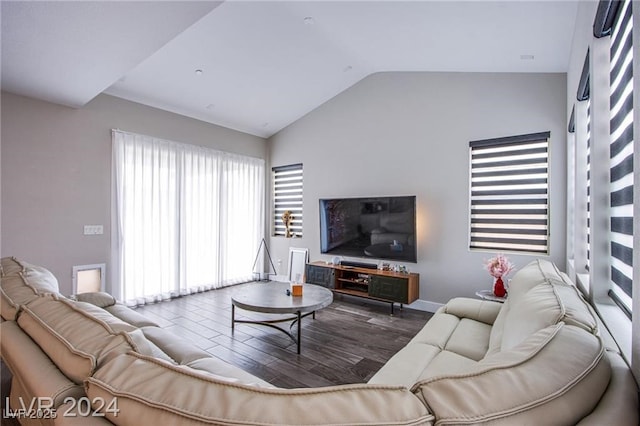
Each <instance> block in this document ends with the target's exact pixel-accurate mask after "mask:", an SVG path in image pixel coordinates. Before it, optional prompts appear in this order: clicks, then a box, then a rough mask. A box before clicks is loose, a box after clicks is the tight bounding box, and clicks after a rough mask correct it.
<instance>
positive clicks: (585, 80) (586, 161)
mask: <svg viewBox="0 0 640 426" xmlns="http://www.w3.org/2000/svg"><path fill="white" fill-rule="evenodd" d="M589 54H590V50H588V49H587V54H586V56H585V58H584V64H583V66H582V73H581V75H580V81H579V82H578V92H577V94H576V99H577V100H578V101H586V103H587V105H586V106H587V108H586V109H587V114H586V117H585V124H586V135H585V142H584V143H585V146H586V149H585V151H584V157H582V158H581V161H582V165H583V166H584V172H585V173H586V185H585V187H584V189H581V190H583V191H585V192H584V193H583V194H584V201H585V203H586V209H585V211H584V224H585V227H586V229H585V240H584V244H585V259H584V260H585V265H584V269H585V270H587V271H588V270H589V268H590V266H591V78H590V71H589ZM578 143H582V142H581V141H578Z"/></svg>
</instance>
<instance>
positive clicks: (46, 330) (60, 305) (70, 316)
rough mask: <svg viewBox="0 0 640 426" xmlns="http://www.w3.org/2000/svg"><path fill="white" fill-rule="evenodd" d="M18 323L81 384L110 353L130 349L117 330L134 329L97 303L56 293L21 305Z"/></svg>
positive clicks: (61, 368)
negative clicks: (96, 304) (77, 299)
mask: <svg viewBox="0 0 640 426" xmlns="http://www.w3.org/2000/svg"><path fill="white" fill-rule="evenodd" d="M18 325H19V326H20V328H22V330H23V331H24V332H25V333H27V334H28V335H29V336H30V337H31V338H32V339H33V340H34V341H35V342H36V343H37V344H38V346H40V348H41V349H42V350H43V351H44V352H45V353H46V354H47V355H48V356H49V358H51V360H52V361H53V362H54V363H55V364H56V365H57V366H58V368H59V369H60V371H62V372H63V373H64V374H65V376H67V377H68V378H69V379H71V380H72V381H74V382H75V383H82V381H83V380H85V379H86V378H87V377H89V376H90V375H91V374H92V373H93V371H94V370H95V369H96V368H97V367H98V366H100V365H101V364H102V363H103V362H105V361H106V360H107V359H108V357H109V356H112V355H113V354H115V353H123V352H126V351H130V350H131V349H132V347H131V345H130V344H129V342H128V341H127V339H126V337H125V336H124V335H123V333H121V334H116V333H117V332H119V331H133V330H135V328H134V327H132V326H131V325H129V324H127V323H125V322H123V321H121V320H119V319H117V318H115V317H113V316H111V315H109V313H108V312H105V311H104V310H102V309H100V308H98V307H96V306H93V305H90V304H88V303H82V302H74V301H72V300H68V299H64V298H59V297H58V296H56V295H53V294H50V295H44V296H41V297H38V298H37V299H35V300H33V301H31V302H30V303H29V304H28V305H24V306H22V310H21V312H20V315H19V316H18Z"/></svg>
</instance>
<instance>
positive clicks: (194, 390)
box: [86, 352, 433, 426]
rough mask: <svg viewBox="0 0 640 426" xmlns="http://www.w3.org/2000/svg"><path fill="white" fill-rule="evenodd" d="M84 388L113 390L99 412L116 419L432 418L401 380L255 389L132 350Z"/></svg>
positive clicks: (101, 396) (102, 395) (95, 395)
mask: <svg viewBox="0 0 640 426" xmlns="http://www.w3.org/2000/svg"><path fill="white" fill-rule="evenodd" d="M86 390H87V396H88V397H89V400H90V401H101V400H104V401H111V400H112V399H113V398H116V397H117V399H118V409H119V412H118V414H117V417H115V416H114V415H113V413H109V412H105V414H106V418H107V420H111V421H113V422H117V424H118V425H121V426H126V425H139V424H140V419H141V418H144V421H145V424H176V425H177V424H179V425H182V426H188V425H203V424H225V425H231V424H236V425H240V424H243V425H254V426H257V425H275V424H288V425H323V424H326V425H329V424H333V425H356V424H357V425H373V424H375V425H381V424H387V425H390V424H403V425H420V424H425V425H428V424H431V422H432V420H433V416H432V415H431V414H430V413H429V412H428V410H427V408H426V407H425V406H424V405H423V404H422V403H421V402H420V400H419V399H418V398H416V397H415V395H413V394H411V392H409V391H408V390H407V389H406V388H404V387H401V386H382V385H365V384H355V385H344V386H332V387H326V388H315V389H314V388H311V389H272V388H263V387H259V386H252V385H247V384H243V383H242V382H241V381H239V380H237V379H234V378H224V377H220V376H217V375H214V374H210V373H206V372H203V371H196V370H193V369H191V368H189V367H186V366H181V365H172V364H170V363H167V362H164V361H161V360H158V359H154V358H150V357H145V356H142V355H138V354H135V353H133V352H130V353H127V354H124V355H119V356H118V357H116V358H114V359H112V360H111V361H110V362H109V363H107V364H105V365H104V366H103V367H102V368H100V369H98V371H96V373H95V374H94V375H93V376H92V377H90V378H89V379H88V380H87V382H86ZM94 408H98V407H97V406H96V407H94ZM104 408H105V407H102V409H103V410H104ZM249 408H250V409H249Z"/></svg>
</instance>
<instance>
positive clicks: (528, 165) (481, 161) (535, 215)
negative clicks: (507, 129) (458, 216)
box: [469, 132, 550, 254]
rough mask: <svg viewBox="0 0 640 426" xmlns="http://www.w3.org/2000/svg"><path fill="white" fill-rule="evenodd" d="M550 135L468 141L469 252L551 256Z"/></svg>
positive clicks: (546, 133)
mask: <svg viewBox="0 0 640 426" xmlns="http://www.w3.org/2000/svg"><path fill="white" fill-rule="evenodd" d="M549 137H550V132H543V133H534V134H528V135H520V136H513V137H506V138H498V139H488V140H481V141H472V142H469V156H470V175H471V176H470V185H469V186H470V206H471V208H470V210H471V212H470V232H469V248H470V249H480V250H500V251H515V252H526V253H537V254H540V253H544V254H548V252H549V179H548V177H549V171H548V169H549V167H548V146H549Z"/></svg>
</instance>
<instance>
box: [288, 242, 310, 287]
mask: <svg viewBox="0 0 640 426" xmlns="http://www.w3.org/2000/svg"><path fill="white" fill-rule="evenodd" d="M308 259H309V249H306V248H294V247H290V248H289V275H288V276H287V278H288V280H289V281H290V282H292V281H294V282H298V283H299V282H302V277H304V271H305V268H306V266H307V260H308Z"/></svg>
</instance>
